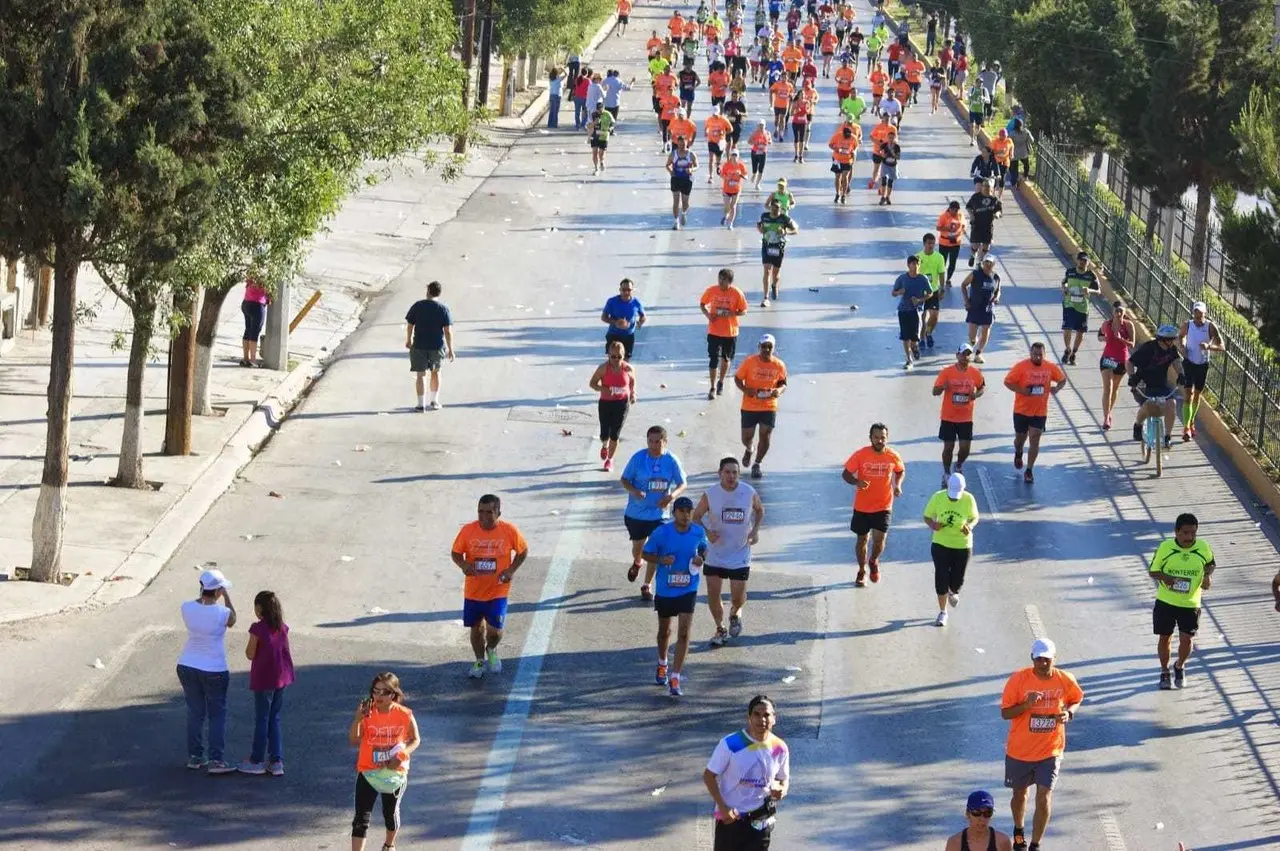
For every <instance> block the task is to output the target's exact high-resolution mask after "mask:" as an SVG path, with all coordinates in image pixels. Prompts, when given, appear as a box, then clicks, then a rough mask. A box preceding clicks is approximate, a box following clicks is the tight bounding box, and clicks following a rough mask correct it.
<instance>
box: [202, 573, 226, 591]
mask: <svg viewBox="0 0 1280 851" xmlns="http://www.w3.org/2000/svg"><path fill="white" fill-rule="evenodd" d="M200 587H201V588H203V589H204V590H205V591H217V590H218V589H219V588H230V587H231V580H230V579H227V577H225V576H223V575H222V571H221V570H206V571H205V572H204V573H202V574H200Z"/></svg>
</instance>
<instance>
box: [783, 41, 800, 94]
mask: <svg viewBox="0 0 1280 851" xmlns="http://www.w3.org/2000/svg"><path fill="white" fill-rule="evenodd" d="M779 58H781V59H782V68H783V70H784V71H786V72H787V79H788V80H789V81H790V82H791V83H792V84H793V85H796V86H798V85H800V68H801V67H802V66H803V65H804V49H803V48H802V47H801V46H800V40H799V39H795V40H793V41H791V42H790V43H788V44H787V46H786V47H784V48H783V49H782V52H781V53H780V54H779Z"/></svg>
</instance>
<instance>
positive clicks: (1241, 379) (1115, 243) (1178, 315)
mask: <svg viewBox="0 0 1280 851" xmlns="http://www.w3.org/2000/svg"><path fill="white" fill-rule="evenodd" d="M1035 182H1036V186H1037V188H1038V189H1039V190H1040V194H1041V196H1042V197H1043V198H1044V200H1045V201H1047V202H1048V203H1049V204H1050V205H1052V206H1053V207H1054V208H1055V210H1056V211H1057V213H1058V215H1059V216H1060V217H1061V219H1062V221H1063V222H1064V223H1065V224H1066V225H1067V226H1068V227H1069V228H1070V229H1071V230H1072V231H1073V232H1074V234H1075V236H1076V238H1077V239H1078V241H1079V242H1080V243H1081V244H1082V245H1084V247H1085V248H1086V249H1087V250H1088V251H1089V253H1090V254H1092V255H1093V256H1094V257H1095V258H1097V259H1098V260H1099V261H1100V263H1101V265H1102V267H1103V269H1104V271H1105V272H1106V274H1107V277H1108V279H1109V280H1110V282H1111V285H1112V286H1113V287H1115V288H1116V290H1118V291H1119V292H1121V293H1123V294H1124V296H1125V299H1126V301H1127V302H1128V303H1129V306H1130V308H1131V309H1132V310H1133V311H1134V312H1136V313H1137V314H1138V315H1139V317H1140V318H1142V319H1144V320H1145V321H1146V322H1147V324H1148V325H1150V326H1152V327H1155V326H1158V325H1161V324H1163V323H1169V324H1172V325H1177V324H1179V323H1181V322H1182V321H1184V320H1186V319H1187V318H1188V316H1189V314H1190V305H1191V303H1192V302H1193V301H1196V300H1198V299H1200V298H1201V297H1202V293H1201V292H1198V291H1196V290H1194V289H1193V288H1192V285H1191V282H1190V281H1189V280H1188V278H1187V276H1186V275H1185V274H1183V273H1182V272H1181V271H1178V270H1175V269H1173V268H1171V267H1170V266H1169V264H1167V263H1166V262H1165V261H1164V259H1163V258H1162V257H1159V256H1158V255H1156V254H1155V253H1154V252H1153V251H1152V250H1151V249H1150V248H1149V247H1148V246H1147V245H1146V244H1145V242H1144V241H1143V239H1142V237H1141V234H1140V233H1137V232H1135V230H1134V229H1133V228H1131V227H1130V226H1129V222H1128V221H1127V220H1126V218H1127V217H1126V216H1125V215H1124V211H1123V210H1116V209H1115V208H1114V207H1113V205H1111V204H1108V203H1107V202H1106V201H1104V200H1103V199H1102V198H1101V197H1100V196H1099V193H1098V191H1097V190H1096V189H1095V187H1094V186H1092V185H1091V184H1090V182H1089V180H1088V178H1087V176H1086V175H1082V174H1081V169H1080V166H1079V159H1078V158H1077V157H1075V156H1072V155H1070V154H1067V153H1064V152H1062V151H1060V150H1058V149H1056V148H1055V147H1054V146H1053V144H1052V143H1050V142H1048V141H1045V142H1043V143H1042V144H1041V145H1040V146H1039V150H1038V152H1037V162H1036V171H1035ZM1210 289H1212V288H1210ZM1210 312H1211V313H1213V312H1214V311H1213V310H1212V309H1211V311H1210ZM1223 313H1224V314H1226V315H1222V316H1211V317H1210V318H1211V319H1213V320H1214V322H1215V323H1216V324H1217V325H1218V329H1219V331H1221V333H1222V336H1223V340H1224V342H1225V343H1226V347H1227V351H1226V352H1224V353H1221V354H1215V355H1214V356H1213V358H1212V360H1211V361H1210V364H1211V365H1210V369H1209V383H1208V387H1207V389H1208V391H1209V392H1210V393H1211V394H1212V400H1211V401H1212V402H1213V405H1214V408H1215V410H1217V412H1218V414H1219V415H1220V416H1222V417H1223V419H1224V420H1225V421H1226V422H1227V424H1228V425H1230V426H1231V427H1232V429H1233V431H1235V433H1236V435H1237V436H1238V437H1239V438H1240V440H1241V441H1243V442H1244V443H1245V445H1246V446H1249V447H1250V448H1251V449H1253V450H1254V451H1255V452H1256V453H1257V454H1258V456H1259V457H1260V458H1261V459H1262V461H1263V464H1264V466H1265V467H1266V468H1267V470H1268V472H1269V473H1271V474H1272V476H1273V478H1274V477H1275V476H1276V473H1277V468H1280V367H1278V366H1277V363H1276V359H1275V355H1274V354H1273V353H1272V352H1271V351H1270V350H1269V349H1267V348H1265V347H1264V346H1262V345H1260V344H1259V343H1258V342H1257V339H1256V337H1253V336H1251V335H1250V334H1249V329H1248V321H1247V320H1245V319H1243V317H1241V316H1239V315H1238V314H1236V313H1235V312H1234V311H1232V310H1227V309H1225V308H1223Z"/></svg>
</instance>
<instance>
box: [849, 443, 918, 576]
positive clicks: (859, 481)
mask: <svg viewBox="0 0 1280 851" xmlns="http://www.w3.org/2000/svg"><path fill="white" fill-rule="evenodd" d="M869 437H870V439H871V443H870V445H868V446H864V447H862V448H861V449H859V450H858V451H856V452H854V453H853V454H852V455H850V456H849V458H848V460H846V461H845V462H844V469H843V470H842V471H841V472H840V477H841V478H842V479H844V481H845V482H846V483H847V484H850V485H853V487H854V492H853V517H852V518H850V520H849V531H851V532H853V534H854V535H855V536H857V540H856V542H855V543H854V545H853V555H854V558H855V559H856V560H857V562H858V575H857V576H856V577H854V580H853V584H854V585H855V586H856V587H858V588H864V587H866V584H867V568H868V567H870V568H871V581H872V582H879V581H880V556H881V555H883V554H884V546H885V542H886V539H887V538H888V537H889V521H890V520H892V518H893V498H894V497H897V496H902V483H903V482H905V481H906V480H907V468H906V465H904V464H903V463H902V456H901V455H899V454H898V453H897V452H896V451H895V450H893V449H890V448H889V427H888V426H887V425H885V424H884V423H873V424H872V426H871V431H870V434H869ZM868 536H870V538H871V553H870V557H868V554H867V537H868Z"/></svg>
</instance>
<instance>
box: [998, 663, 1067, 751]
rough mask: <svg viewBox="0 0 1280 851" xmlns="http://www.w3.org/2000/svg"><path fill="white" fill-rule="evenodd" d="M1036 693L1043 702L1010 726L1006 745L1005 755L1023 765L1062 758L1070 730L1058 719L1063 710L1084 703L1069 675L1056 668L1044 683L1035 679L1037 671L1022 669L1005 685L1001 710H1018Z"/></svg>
mask: <svg viewBox="0 0 1280 851" xmlns="http://www.w3.org/2000/svg"><path fill="white" fill-rule="evenodd" d="M1033 691H1038V692H1040V693H1041V697H1040V700H1039V701H1037V702H1036V704H1035V705H1034V706H1032V707H1031V708H1030V709H1028V710H1027V711H1026V712H1024V713H1022V714H1021V715H1019V716H1018V717H1017V718H1014V719H1012V720H1011V721H1010V722H1009V741H1008V743H1007V744H1006V745H1005V753H1007V754H1008V755H1009V756H1011V757H1013V758H1014V759H1020V760H1022V761H1023V762H1039V761H1040V760H1042V759H1049V758H1050V757H1055V756H1061V754H1062V752H1063V751H1064V750H1066V747H1067V728H1066V727H1065V726H1064V725H1063V724H1062V722H1061V721H1059V720H1058V715H1059V714H1060V713H1061V712H1062V710H1063V707H1066V706H1072V705H1074V704H1077V703H1079V702H1080V701H1082V700H1084V692H1083V691H1081V689H1080V684H1079V683H1077V682H1076V678H1075V677H1073V676H1071V675H1070V674H1068V673H1067V672H1066V671H1063V670H1059V669H1057V668H1055V669H1054V671H1053V675H1052V676H1051V677H1049V678H1048V679H1043V680H1042V679H1041V678H1040V677H1037V676H1036V669H1035V668H1023V669H1022V670H1021V671H1015V672H1014V674H1013V676H1011V677H1009V682H1007V683H1005V684H1004V694H1003V695H1001V697H1000V708H1001V709H1008V708H1010V707H1012V706H1017V705H1018V704H1020V703H1022V701H1023V700H1025V699H1026V697H1027V694H1028V693H1029V692H1033Z"/></svg>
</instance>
